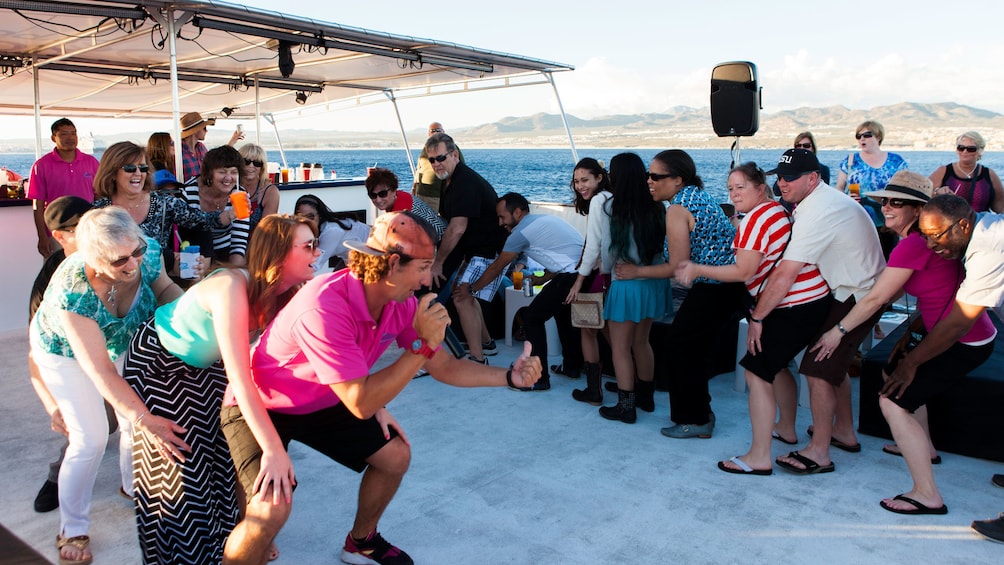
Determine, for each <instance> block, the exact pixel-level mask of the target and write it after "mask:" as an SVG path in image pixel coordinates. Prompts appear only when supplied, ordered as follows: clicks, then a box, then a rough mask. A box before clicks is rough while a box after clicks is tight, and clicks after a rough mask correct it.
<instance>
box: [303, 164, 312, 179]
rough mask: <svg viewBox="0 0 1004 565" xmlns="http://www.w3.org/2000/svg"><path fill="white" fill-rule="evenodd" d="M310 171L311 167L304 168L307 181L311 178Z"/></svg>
mask: <svg viewBox="0 0 1004 565" xmlns="http://www.w3.org/2000/svg"><path fill="white" fill-rule="evenodd" d="M310 171H311V169H310V167H304V168H303V180H305V181H307V180H310Z"/></svg>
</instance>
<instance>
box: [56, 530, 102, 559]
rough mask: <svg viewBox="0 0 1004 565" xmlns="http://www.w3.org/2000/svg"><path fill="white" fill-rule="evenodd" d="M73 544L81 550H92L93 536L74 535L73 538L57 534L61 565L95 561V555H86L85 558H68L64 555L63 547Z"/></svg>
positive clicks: (57, 547)
mask: <svg viewBox="0 0 1004 565" xmlns="http://www.w3.org/2000/svg"><path fill="white" fill-rule="evenodd" d="M68 545H72V546H73V547H75V548H77V549H79V550H80V551H81V552H84V551H88V552H89V551H90V545H91V538H89V537H87V536H74V537H72V538H64V537H63V536H61V535H57V536H56V549H58V550H59V565H90V563H91V562H92V561H94V556H93V555H92V556H90V557H85V558H83V559H66V558H65V557H63V548H64V547H66V546H68Z"/></svg>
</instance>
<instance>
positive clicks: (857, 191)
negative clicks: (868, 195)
mask: <svg viewBox="0 0 1004 565" xmlns="http://www.w3.org/2000/svg"><path fill="white" fill-rule="evenodd" d="M847 191H848V192H849V193H850V195H851V198H853V199H855V200H861V185H860V184H858V183H856V182H852V183H850V184H848V185H847Z"/></svg>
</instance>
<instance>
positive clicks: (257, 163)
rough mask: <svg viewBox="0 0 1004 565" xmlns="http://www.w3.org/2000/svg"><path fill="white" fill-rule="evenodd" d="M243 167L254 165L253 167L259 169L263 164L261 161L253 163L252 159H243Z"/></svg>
mask: <svg viewBox="0 0 1004 565" xmlns="http://www.w3.org/2000/svg"><path fill="white" fill-rule="evenodd" d="M244 164H245V165H254V166H255V167H258V168H259V169H260V168H261V166H262V165H264V164H265V163H264V162H263V161H255V160H254V159H244Z"/></svg>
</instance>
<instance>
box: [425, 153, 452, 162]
mask: <svg viewBox="0 0 1004 565" xmlns="http://www.w3.org/2000/svg"><path fill="white" fill-rule="evenodd" d="M447 155H449V153H443V154H442V155H439V156H437V157H429V162H430V163H442V162H443V161H445V160H446V156H447Z"/></svg>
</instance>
